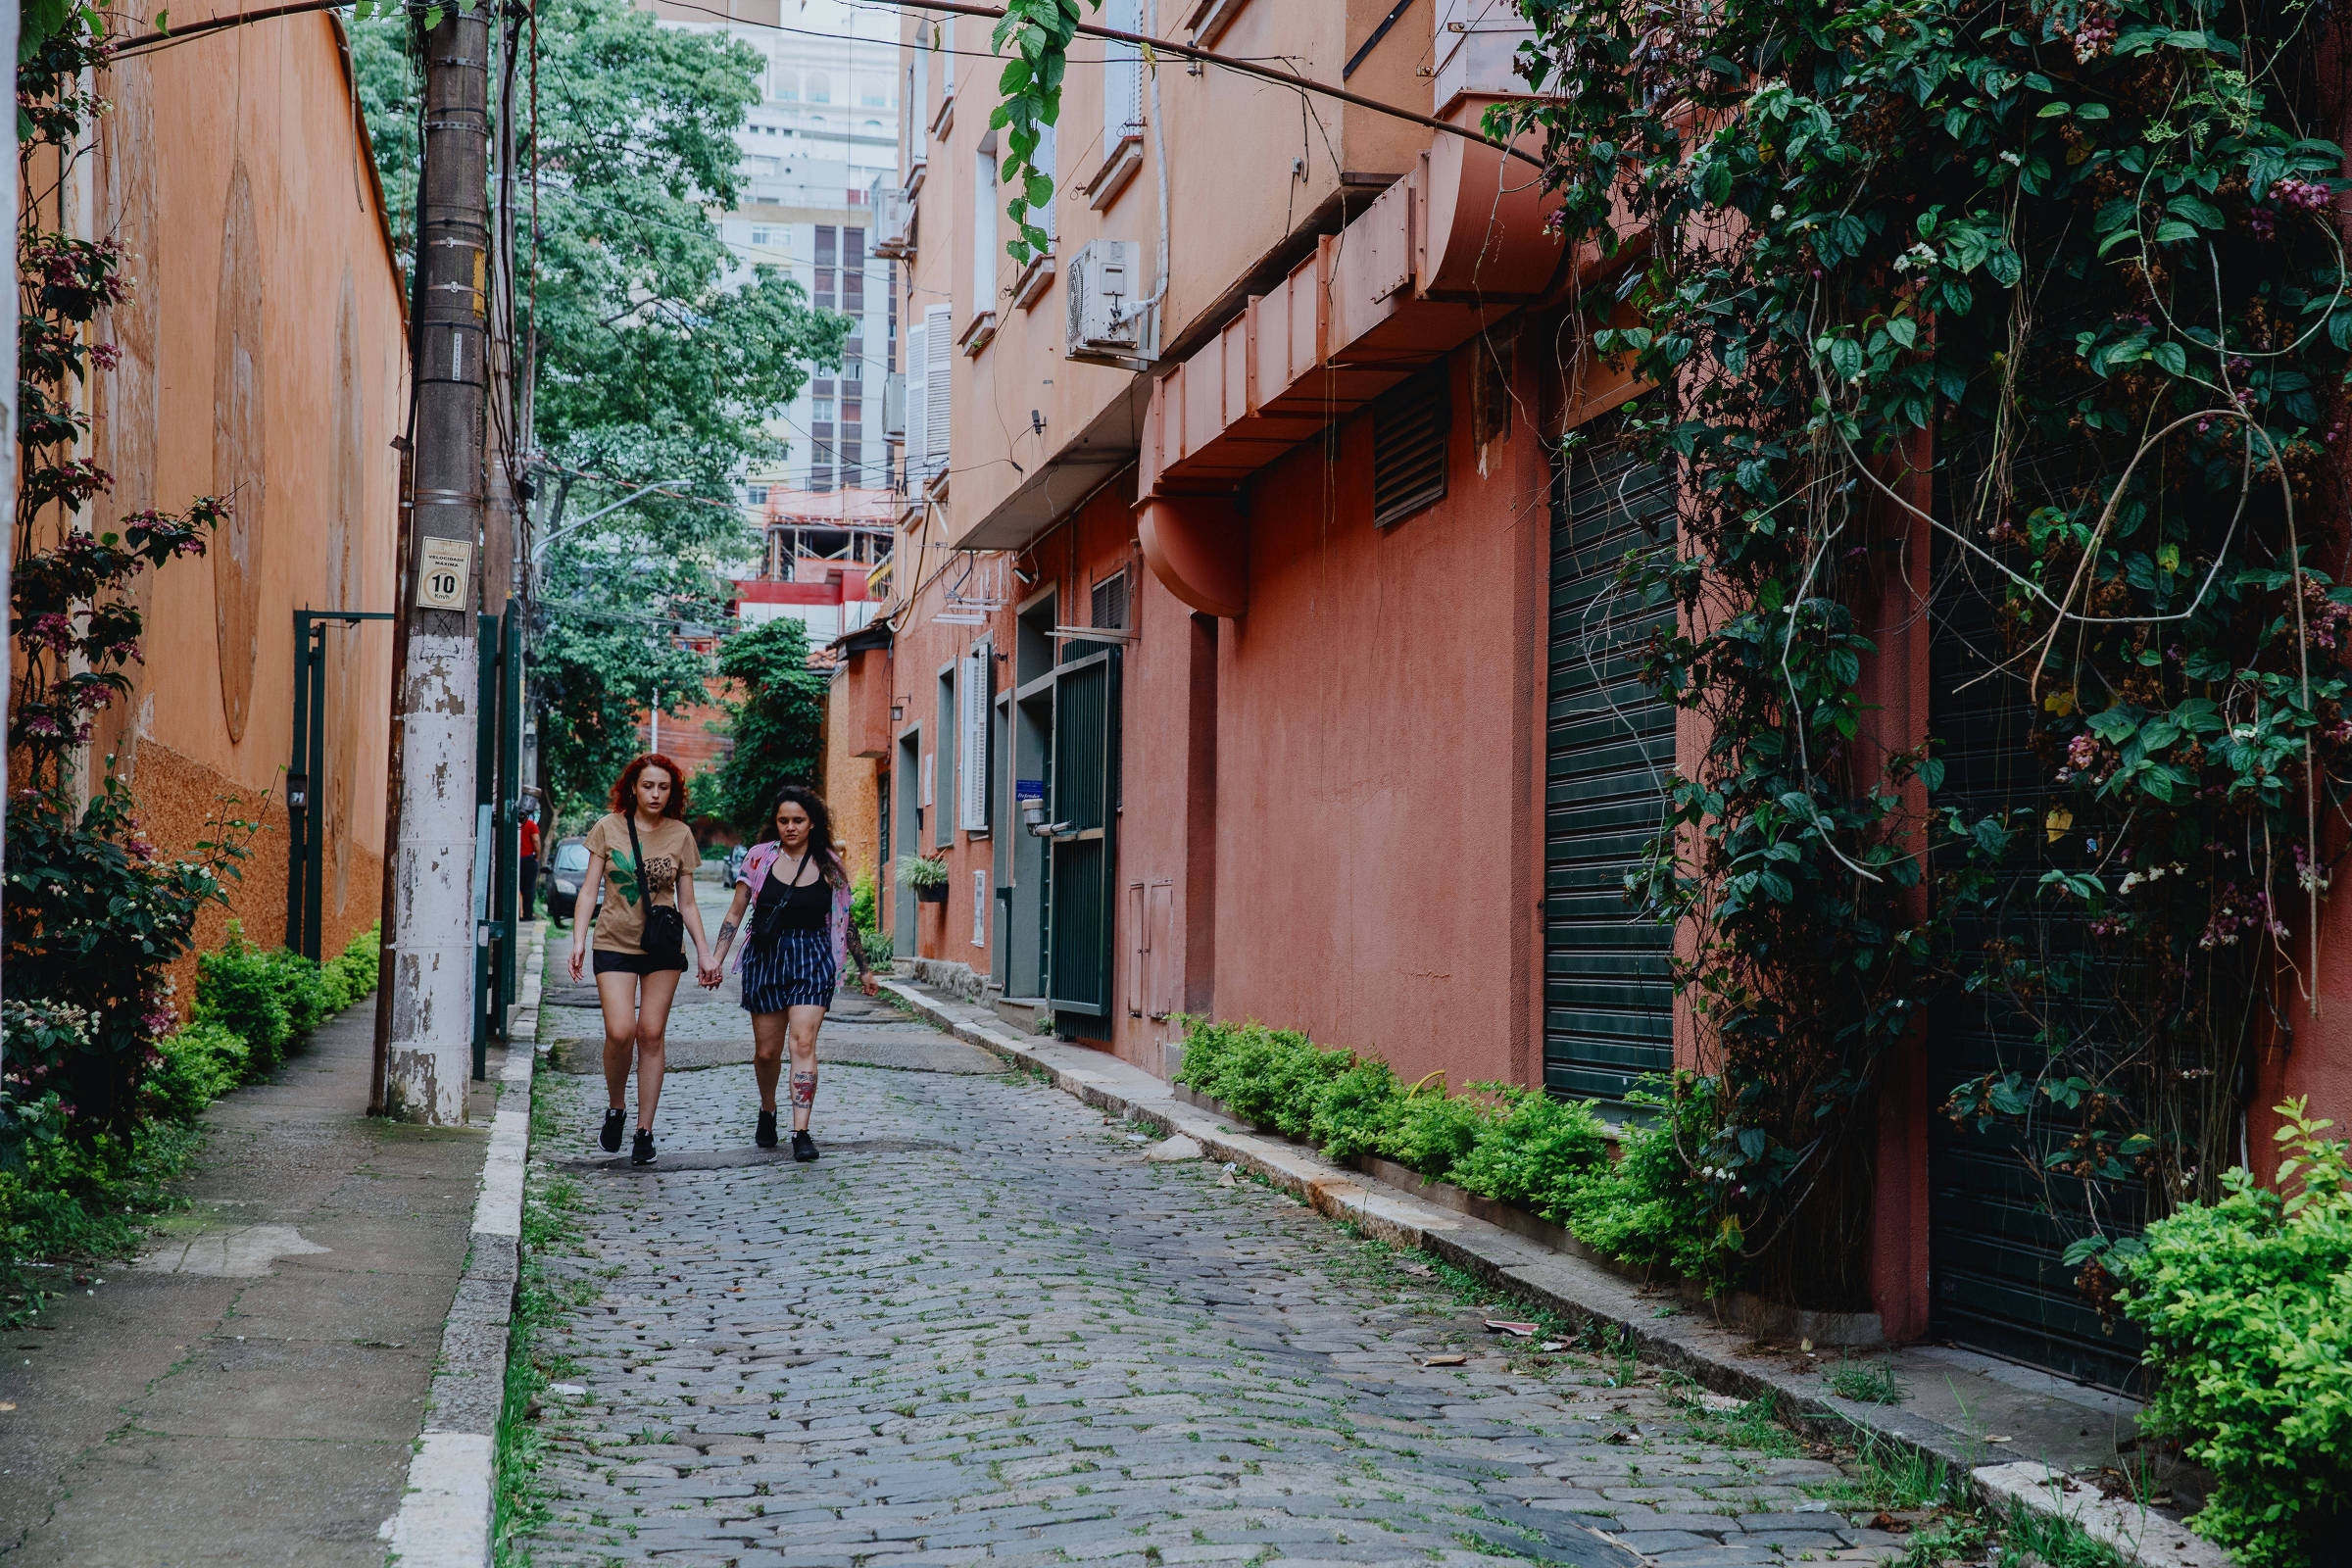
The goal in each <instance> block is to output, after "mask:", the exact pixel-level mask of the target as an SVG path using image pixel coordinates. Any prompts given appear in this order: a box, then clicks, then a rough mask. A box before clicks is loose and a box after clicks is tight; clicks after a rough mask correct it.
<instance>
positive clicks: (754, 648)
mask: <svg viewBox="0 0 2352 1568" xmlns="http://www.w3.org/2000/svg"><path fill="white" fill-rule="evenodd" d="M718 672H719V673H720V674H721V675H723V676H725V677H727V678H728V679H729V680H731V681H733V682H734V683H735V685H736V688H737V689H738V690H739V691H740V692H741V693H742V694H743V695H742V696H741V697H740V698H739V699H737V700H735V701H732V702H730V703H728V705H727V718H728V732H729V733H730V734H731V735H732V736H733V737H734V740H735V745H734V749H733V750H732V751H730V752H729V753H728V754H727V757H726V760H724V761H723V762H721V763H720V764H719V769H718V798H717V799H716V800H715V801H714V802H712V803H711V804H710V805H709V806H708V807H707V808H706V809H709V810H710V811H711V813H712V814H713V815H715V816H717V817H719V818H720V819H721V820H723V821H726V822H731V823H733V824H734V825H735V826H736V827H738V828H741V829H742V830H743V831H745V832H747V833H752V834H755V835H757V836H758V837H760V838H766V837H768V836H769V831H770V829H769V823H770V819H771V817H772V816H773V814H774V812H775V809H776V800H777V797H778V796H780V795H781V794H782V793H783V790H784V786H786V785H787V784H805V785H813V784H814V783H815V782H816V778H817V769H818V764H819V763H820V762H821V760H822V758H821V757H820V755H819V752H818V742H819V738H820V736H821V735H822V733H823V726H824V718H825V690H826V686H827V683H828V679H829V677H828V676H827V675H826V673H825V671H823V670H821V669H812V668H810V667H809V629H808V628H807V627H806V626H804V625H802V624H801V622H799V621H797V620H793V619H790V618H788V617H784V616H779V617H777V618H776V619H774V620H769V621H763V622H761V623H760V624H759V625H756V626H747V627H745V628H744V629H743V630H741V631H738V632H736V633H735V634H734V635H733V636H732V637H729V638H728V639H727V640H726V641H725V642H723V643H721V644H720V645H719V650H718Z"/></svg>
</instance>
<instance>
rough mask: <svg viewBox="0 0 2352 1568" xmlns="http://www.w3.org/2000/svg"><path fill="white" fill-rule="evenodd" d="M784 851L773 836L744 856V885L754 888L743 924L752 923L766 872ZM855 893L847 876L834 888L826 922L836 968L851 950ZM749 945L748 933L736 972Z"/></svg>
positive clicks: (740, 951) (738, 971)
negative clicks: (752, 915) (830, 934)
mask: <svg viewBox="0 0 2352 1568" xmlns="http://www.w3.org/2000/svg"><path fill="white" fill-rule="evenodd" d="M782 853H783V851H782V849H781V848H780V847H779V846H778V845H777V843H776V841H775V840H773V839H770V840H768V841H767V842H766V843H764V844H755V845H753V846H752V853H751V854H749V855H747V856H745V857H744V858H743V880H744V885H745V886H747V887H749V888H750V889H751V890H752V897H751V902H750V904H747V905H746V906H745V907H744V924H745V925H746V926H747V927H748V926H749V925H750V924H751V905H755V904H758V903H759V902H760V888H761V887H762V886H764V885H765V884H766V882H767V873H768V871H769V870H770V869H771V868H772V867H773V866H774V865H775V863H776V857H777V856H778V855H780V854H782ZM853 897H855V895H854V894H852V892H851V891H850V887H849V879H848V878H847V877H844V878H843V879H842V885H841V886H840V887H837V888H835V889H834V890H833V917H832V919H831V920H830V921H829V922H827V923H828V924H829V925H830V926H831V928H832V936H833V967H834V968H836V969H839V968H840V967H841V966H842V964H843V962H844V961H845V959H846V956H847V955H848V953H849V945H850V900H851V899H852V898H853ZM750 947H751V942H750V940H749V938H748V936H747V938H746V940H745V941H744V944H743V946H742V947H739V948H737V949H736V950H735V972H736V973H738V974H741V973H742V972H743V955H744V952H745V950H747V949H749V948H750Z"/></svg>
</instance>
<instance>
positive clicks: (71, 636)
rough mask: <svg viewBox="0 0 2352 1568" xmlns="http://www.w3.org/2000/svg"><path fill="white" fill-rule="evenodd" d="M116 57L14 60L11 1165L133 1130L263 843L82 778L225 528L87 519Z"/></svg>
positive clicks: (98, 487) (212, 510)
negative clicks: (149, 626)
mask: <svg viewBox="0 0 2352 1568" xmlns="http://www.w3.org/2000/svg"><path fill="white" fill-rule="evenodd" d="M36 24H37V25H36ZM111 57H112V50H111V48H110V46H109V44H108V42H107V38H106V22H105V18H104V17H103V16H102V15H100V14H99V13H97V12H95V11H92V10H87V9H83V8H78V7H77V8H72V9H65V10H59V9H57V8H49V9H47V10H45V11H42V12H40V13H38V14H37V15H36V14H35V13H33V12H28V13H27V38H26V41H25V47H24V49H23V50H22V52H21V55H20V58H19V61H18V65H17V110H18V124H19V128H20V130H21V131H22V132H23V135H22V138H21V141H20V144H19V164H18V168H17V170H16V176H17V179H18V190H19V195H20V204H19V214H20V219H19V228H18V232H17V235H16V241H17V268H18V289H19V298H18V315H17V354H18V371H19V380H18V389H17V409H18V420H19V425H18V439H19V447H18V453H17V458H18V464H19V468H18V475H19V477H18V485H17V510H16V516H15V523H16V537H15V540H14V547H15V557H14V563H13V570H12V574H11V577H10V583H9V599H10V603H9V611H10V627H9V629H10V635H11V637H12V639H13V652H14V658H13V661H12V663H13V677H14V678H13V681H12V684H11V690H10V695H9V709H8V749H9V792H10V798H9V803H8V842H7V852H8V853H7V873H6V878H5V886H6V900H7V943H6V949H5V953H4V954H0V956H4V957H5V961H6V965H7V970H8V977H9V1001H10V1004H11V1005H12V1006H15V1005H20V1004H22V1005H25V1008H26V1009H27V1010H26V1011H25V1013H24V1015H23V1018H22V1019H13V1018H12V1021H11V1024H10V1029H11V1038H10V1041H9V1045H8V1054H7V1059H6V1063H5V1065H6V1074H5V1076H4V1077H0V1167H5V1166H6V1165H8V1164H9V1163H10V1162H11V1161H12V1160H13V1159H15V1158H17V1157H18V1156H19V1155H20V1154H21V1152H22V1150H21V1148H20V1146H21V1145H22V1143H23V1142H24V1141H25V1139H26V1138H28V1137H31V1136H34V1134H35V1133H36V1132H38V1131H39V1130H42V1129H49V1130H55V1129H58V1128H62V1129H64V1131H65V1133H67V1134H70V1135H72V1136H73V1137H75V1138H78V1139H94V1138H97V1137H99V1136H100V1135H102V1134H105V1135H125V1134H128V1133H129V1132H130V1131H131V1130H132V1128H133V1127H134V1126H135V1125H136V1123H137V1120H138V1117H139V1116H140V1114H141V1113H142V1102H141V1097H140V1086H141V1084H142V1082H143V1080H144V1079H145V1078H146V1077H147V1076H148V1075H149V1074H151V1073H152V1072H153V1071H154V1070H155V1068H156V1064H157V1062H158V1060H159V1056H158V1053H157V1051H156V1041H157V1040H158V1039H159V1038H161V1037H162V1036H163V1035H164V1034H165V1033H166V1032H167V1031H168V1030H170V1029H171V1028H172V1026H173V1024H174V1023H176V1022H177V1017H176V1014H175V1012H174V1007H175V1005H176V1004H175V1001H174V999H173V996H172V981H171V978H170V976H169V973H168V970H169V969H170V967H171V965H172V962H173V960H175V959H176V958H178V957H179V956H180V955H181V954H183V953H184V952H186V950H187V948H188V945H189V943H190V942H191V940H192V939H193V935H194V930H195V922H196V917H197V915H198V914H199V913H200V912H201V911H202V910H203V908H204V907H206V906H207V905H212V904H225V903H226V902H227V883H228V881H230V880H232V879H234V878H235V877H236V876H237V875H238V864H237V862H238V861H239V860H241V859H242V858H244V856H245V854H246V848H245V845H246V841H247V840H249V839H250V837H251V835H252V832H253V830H254V827H255V824H254V823H252V822H250V821H246V820H239V819H232V818H228V817H227V816H226V813H225V812H222V813H221V814H220V815H219V816H216V817H215V818H214V820H213V823H212V824H211V825H212V827H213V828H215V829H217V830H218V837H207V838H206V839H205V840H203V841H201V842H199V843H198V844H197V845H195V846H194V849H193V853H192V854H191V855H190V856H188V857H185V858H170V857H166V856H164V855H162V854H160V853H159V852H158V850H157V849H156V847H155V846H154V845H153V844H152V843H150V842H149V841H148V839H147V837H146V834H145V832H144V830H143V829H142V828H141V826H140V823H139V820H138V816H137V813H136V810H135V807H134V803H133V801H132V799H131V795H130V791H129V789H128V787H127V786H126V785H124V784H123V781H122V780H120V779H117V778H113V777H106V776H101V777H99V778H97V779H96V780H94V781H88V780H79V781H77V780H76V778H75V776H74V774H75V770H76V768H77V767H83V766H86V751H87V747H88V743H89V740H90V730H91V720H92V718H93V716H94V715H95V714H96V713H98V712H99V711H101V710H103V709H105V708H106V707H108V706H109V705H110V704H112V703H114V702H116V701H118V700H120V699H121V698H122V697H123V696H124V695H125V694H126V693H127V692H128V691H129V689H130V681H129V678H128V676H127V675H126V673H125V670H126V669H127V668H128V666H129V665H131V664H132V663H134V662H137V661H138V659H139V657H140V638H141V636H142V634H143V632H144V629H145V627H144V620H143V616H142V614H141V612H140V610H139V608H138V606H137V604H136V603H135V602H134V600H133V599H132V597H131V596H130V592H129V590H130V587H131V584H132V581H133V579H134V578H135V577H136V576H137V575H138V573H140V572H142V571H146V570H150V569H159V568H161V567H162V566H164V565H165V564H169V563H170V562H172V561H174V560H177V559H179V558H180V557H183V556H190V555H201V554H203V552H204V549H205V545H206V543H207V541H208V540H209V538H210V537H211V535H212V533H213V531H214V530H215V529H216V528H217V527H218V526H219V524H220V522H221V519H222V517H223V516H224V515H226V513H227V506H226V504H224V503H223V502H221V501H219V500H216V499H215V498H212V497H209V496H206V497H198V498H196V499H195V500H194V501H193V502H191V503H190V505H189V507H188V508H187V510H186V511H185V512H183V513H178V514H172V513H164V512H154V511H148V512H139V513H134V514H131V515H127V516H124V517H123V518H122V519H121V520H120V524H119V528H120V531H112V530H110V531H108V532H104V533H94V532H92V531H90V530H89V529H88V528H87V527H86V526H84V525H82V523H81V522H80V520H79V515H80V514H81V513H82V512H83V510H84V509H85V508H87V507H88V506H89V505H90V504H91V503H92V502H93V501H95V500H96V499H97V498H99V497H100V496H102V495H104V494H105V493H106V492H107V490H108V489H109V488H110V487H111V486H112V485H113V483H114V478H113V476H112V475H111V474H109V473H108V472H107V471H106V470H105V469H104V468H102V467H100V466H98V465H97V464H96V463H94V462H92V461H91V460H90V459H89V458H87V457H86V456H83V455H82V454H83V452H84V450H85V449H86V447H87V445H88V441H89V436H90V433H91V417H90V413H89V401H90V400H89V398H88V396H87V393H88V390H89V384H90V382H91V380H92V379H93V378H94V377H95V376H96V375H99V374H102V373H104V372H105V371H107V370H109V369H111V368H113V367H114V365H115V364H116V361H117V350H116V347H115V345H113V344H111V343H108V342H105V341H103V340H102V339H100V338H99V337H98V336H97V331H98V329H99V328H100V327H101V326H102V324H103V323H104V321H105V319H106V317H107V315H108V313H109V312H110V311H111V310H112V309H113V308H115V307H117V306H119V305H121V304H123V302H124V301H125V300H126V299H128V297H129V293H130V290H131V288H132V287H133V286H134V283H133V281H132V279H131V277H130V276H129V274H128V273H127V272H126V271H125V270H124V269H125V263H126V258H125V257H124V256H123V250H122V247H121V246H120V244H119V243H118V242H116V241H115V240H114V239H112V238H99V239H85V238H81V237H77V236H76V235H74V234H73V233H71V232H66V231H63V230H61V229H59V228H56V227H52V226H51V225H52V224H54V223H55V222H56V221H58V214H59V209H60V207H61V205H63V199H64V195H65V191H64V178H63V176H64V173H65V172H66V171H67V170H69V169H70V168H72V167H73V162H74V160H75V159H77V158H79V157H82V156H84V143H85V140H86V138H87V137H88V135H89V133H90V130H91V128H92V126H93V124H94V123H96V121H97V119H98V117H99V116H100V115H102V114H103V113H105V112H106V107H107V106H106V101H105V99H104V98H103V96H101V94H100V93H99V92H98V91H97V90H96V89H95V87H94V86H93V85H92V84H93V83H95V82H97V81H99V80H100V79H101V78H100V76H99V74H98V73H101V72H103V71H104V69H105V68H106V66H107V65H108V64H109V62H110V60H111ZM103 767H104V764H103V763H102V764H101V767H100V769H98V770H97V771H100V772H101V773H102V774H103ZM226 804H231V805H233V803H226ZM43 1020H46V1021H45V1022H44V1021H43ZM21 1021H22V1022H25V1030H23V1031H20V1030H19V1029H18V1023H19V1022H21ZM20 1033H21V1034H22V1038H19V1035H20Z"/></svg>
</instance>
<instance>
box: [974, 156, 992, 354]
mask: <svg viewBox="0 0 2352 1568" xmlns="http://www.w3.org/2000/svg"><path fill="white" fill-rule="evenodd" d="M996 308H997V155H996V154H995V153H975V154H974V155H973V156H972V314H973V315H974V316H976V317H977V316H985V315H987V314H988V313H989V312H990V311H993V310H995V309H996Z"/></svg>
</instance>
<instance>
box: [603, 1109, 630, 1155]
mask: <svg viewBox="0 0 2352 1568" xmlns="http://www.w3.org/2000/svg"><path fill="white" fill-rule="evenodd" d="M628 1116H629V1113H628V1112H627V1111H625V1110H623V1109H621V1108H620V1107H619V1106H618V1105H615V1106H613V1108H612V1109H611V1110H608V1111H606V1112H605V1125H604V1126H603V1127H602V1128H600V1129H599V1130H598V1132H597V1135H596V1142H597V1145H598V1147H600V1148H602V1149H603V1150H604V1152H606V1153H608V1154H617V1153H619V1152H620V1129H621V1128H622V1127H623V1126H625V1125H627V1123H628Z"/></svg>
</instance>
